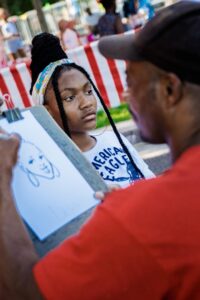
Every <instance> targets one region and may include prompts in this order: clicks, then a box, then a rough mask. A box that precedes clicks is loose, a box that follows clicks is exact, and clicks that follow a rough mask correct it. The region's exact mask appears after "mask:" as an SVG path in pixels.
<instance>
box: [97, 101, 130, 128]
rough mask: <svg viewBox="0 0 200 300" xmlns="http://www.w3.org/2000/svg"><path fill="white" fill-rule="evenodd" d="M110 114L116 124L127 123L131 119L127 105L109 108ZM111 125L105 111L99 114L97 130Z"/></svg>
mask: <svg viewBox="0 0 200 300" xmlns="http://www.w3.org/2000/svg"><path fill="white" fill-rule="evenodd" d="M109 111H110V114H111V116H112V118H113V120H114V122H115V123H117V122H122V121H127V120H130V119H131V115H130V112H129V110H128V105H127V103H121V104H120V105H119V106H117V107H111V108H109ZM106 125H109V121H108V118H107V116H106V114H105V112H104V111H103V110H99V111H98V112H97V128H101V127H104V126H106Z"/></svg>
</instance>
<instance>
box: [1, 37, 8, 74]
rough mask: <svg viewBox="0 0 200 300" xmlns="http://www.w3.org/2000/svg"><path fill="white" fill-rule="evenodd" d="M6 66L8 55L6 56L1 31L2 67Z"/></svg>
mask: <svg viewBox="0 0 200 300" xmlns="http://www.w3.org/2000/svg"><path fill="white" fill-rule="evenodd" d="M6 66H7V57H6V51H5V46H4V39H3V35H2V33H1V31H0V69H1V68H4V67H6Z"/></svg>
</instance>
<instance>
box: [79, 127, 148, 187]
mask: <svg viewBox="0 0 200 300" xmlns="http://www.w3.org/2000/svg"><path fill="white" fill-rule="evenodd" d="M121 137H122V139H123V142H124V144H125V145H126V146H127V148H128V150H129V152H130V154H131V155H132V157H133V160H134V162H135V163H136V165H137V167H138V168H139V169H140V171H141V172H142V174H143V175H144V177H145V178H151V177H154V174H153V173H152V172H151V171H150V170H149V168H148V166H147V164H146V163H145V162H144V161H143V159H142V158H141V157H140V155H139V154H138V152H137V151H136V150H135V148H134V147H133V146H132V145H131V143H130V142H129V141H128V140H127V139H126V138H125V137H124V136H122V135H121ZM95 139H96V145H95V147H93V148H92V149H91V150H89V151H86V152H83V154H84V155H85V157H86V158H87V159H88V160H89V161H90V162H91V164H92V165H93V167H94V168H95V169H96V170H97V171H98V172H99V174H100V175H101V177H102V178H103V179H104V181H105V182H106V183H107V184H108V185H109V184H118V185H120V186H121V187H126V186H128V185H129V184H131V183H133V182H134V181H135V180H138V179H140V178H141V176H140V174H139V173H138V172H137V170H136V169H135V168H134V167H133V166H132V164H131V163H130V160H129V158H128V156H127V155H126V154H125V152H124V151H123V149H122V147H121V145H120V144H119V142H118V139H117V137H116V136H115V134H114V132H112V131H107V132H104V133H103V134H102V135H99V136H95Z"/></svg>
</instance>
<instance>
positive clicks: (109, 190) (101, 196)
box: [94, 184, 121, 201]
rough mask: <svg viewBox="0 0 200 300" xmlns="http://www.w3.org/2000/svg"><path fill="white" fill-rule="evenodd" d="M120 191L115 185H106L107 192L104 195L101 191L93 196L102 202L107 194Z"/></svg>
mask: <svg viewBox="0 0 200 300" xmlns="http://www.w3.org/2000/svg"><path fill="white" fill-rule="evenodd" d="M120 189H121V187H120V186H119V185H117V184H115V185H114V184H113V185H108V192H106V193H104V192H102V191H98V192H96V193H95V195H94V196H95V198H96V199H98V200H100V201H104V198H105V197H106V195H107V194H108V193H111V192H113V191H117V190H120Z"/></svg>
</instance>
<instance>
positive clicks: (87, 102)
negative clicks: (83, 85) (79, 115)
mask: <svg viewBox="0 0 200 300" xmlns="http://www.w3.org/2000/svg"><path fill="white" fill-rule="evenodd" d="M91 105H92V101H91V99H90V97H88V96H86V95H85V94H84V93H82V94H81V95H80V109H84V108H87V107H90V106H91Z"/></svg>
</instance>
